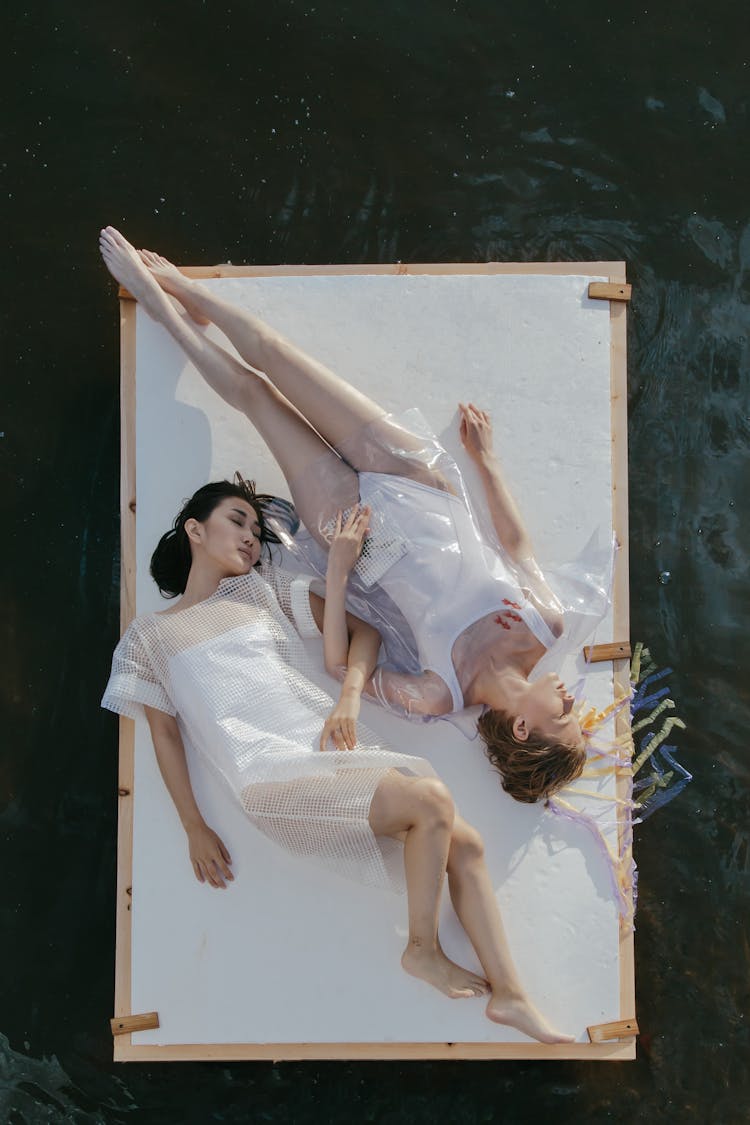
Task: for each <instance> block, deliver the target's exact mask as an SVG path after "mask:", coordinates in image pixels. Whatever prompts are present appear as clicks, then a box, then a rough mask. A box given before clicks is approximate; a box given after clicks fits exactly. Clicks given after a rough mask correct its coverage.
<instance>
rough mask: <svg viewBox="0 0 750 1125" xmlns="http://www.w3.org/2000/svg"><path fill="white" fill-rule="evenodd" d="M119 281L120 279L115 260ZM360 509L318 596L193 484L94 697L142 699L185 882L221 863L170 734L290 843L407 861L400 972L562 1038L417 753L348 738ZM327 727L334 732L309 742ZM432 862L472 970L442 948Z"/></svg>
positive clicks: (355, 664)
mask: <svg viewBox="0 0 750 1125" xmlns="http://www.w3.org/2000/svg"><path fill="white" fill-rule="evenodd" d="M123 281H124V282H125V283H126V284H128V285H131V284H132V279H131V278H129V277H128V275H127V273H126V272H125V271H123ZM367 517H368V513H367V511H366V509H359V508H355V510H354V511H352V512H351V513H350V515H349V516H348V517H347V519H346V520H343V519H342V518H341V517H339V518H338V519H337V522H336V526H335V528H334V531H333V535H332V541H331V546H330V552H329V564H328V581H327V598H326V601H325V603H324V602H323V600H322V599H321V598H319V597H318V596H317V595H316V594H314V593H313V592H311V591H310V589H309V585H310V579H309V578H292V577H290V576H289V575H287V574H285V573H284V572H283V571H281V570H278V569H276V568H275V567H274V566H273V565H271V564H270V563H268V562H263V561H261V552H262V548H263V543H264V540H265V535H264V529H263V505H262V504H261V503H260V502H259V501H258V499H257V497H256V496H255V495H254V494H253V492H252V491H251V490H250V489H249V488H248V486H246V485H244V484H240V485H237V484H230V483H229V482H220V483H219V484H213V485H208V486H205V487H204V488H202V489H199V490H198V492H197V493H196V494H195V496H193V497H192V498H191V499H190V500H189V501H188V502H187V504H186V505H185V507H184V508H183V510H182V511H181V512H180V514H179V515H178V517H177V519H176V520H175V522H174V525H173V527H172V529H171V531H170V532H168V533H167V534H166V535H165V536H163V537H162V539H161V541H160V543H159V545H158V547H157V549H156V551H155V553H154V556H153V559H152V573H153V575H154V577H155V579H156V581H157V582H158V584H159V586H160V588H161V589H162V591H163V592H164V593H166V594H167V595H178V594H179V595H181V596H180V598H179V600H178V601H177V603H176V604H175V605H174V606H172V607H170V608H169V609H166V610H164V611H162V612H160V613H150V614H145V615H143V616H141V617H138V618H136V619H135V620H134V621H133V622H131V624H130V625H129V627H128V628H127V630H126V632H125V633H124V635H123V637H122V639H121V640H120V642H119V644H118V646H117V649H116V650H115V654H114V658H113V662H112V674H111V677H110V680H109V683H108V685H107V690H106V692H105V695H104V698H103V701H102V702H103V705H104V706H105V707H108V708H110V709H111V710H113V711H116V712H118V713H119V714H123V715H129V716H131V717H133V718H135V717H137V716H138V715H139V714H141V713H145V715H146V718H147V720H148V723H149V727H150V730H151V735H152V740H153V743H154V748H155V751H156V755H157V759H158V763H159V768H160V770H161V773H162V776H163V778H164V781H165V783H166V786H167V789H168V791H169V793H170V795H171V797H172V799H173V801H174V804H175V806H176V809H177V812H178V814H179V816H180V819H181V821H182V824H183V826H184V828H185V831H186V833H187V837H188V845H189V851H190V859H191V862H192V864H193V869H194V872H195V875H196V878H197V879H198V880H199V881H200V882H204V881H205V880H207V881H208V882H209V883H210V884H211V885H212V886H214V887H223V886H226V880H231V879H232V872H231V862H232V861H231V857H230V855H229V853H228V851H227V849H226V847H225V845H224V843H223V842H222V840H221V837H220V836H219V835H218V834H217V832H215V831H214V830H213V829H212V828H211V827H209V826H208V825H207V824H206V822H205V820H204V819H203V816H202V814H201V812H200V809H199V807H198V805H197V802H196V799H195V796H194V793H193V789H192V786H191V783H190V775H189V772H188V768H187V763H186V757H185V745H186V744H188V745H190V746H192V747H193V748H194V749H195V751H196V752H197V753H199V754H200V755H201V756H202V757H203V758H204V759H205V760H206V761H207V762H208V763H209V764H210V765H211V766H212V767H213V768H214V769H216V770H218V771H219V773H220V774H221V775H222V777H223V778H224V780H225V782H226V783H227V784H228V785H229V787H230V789H231V790H232V792H233V793H234V794H235V795H236V797H237V798H238V800H239V801H240V803H241V805H242V807H243V809H244V811H245V813H246V814H247V816H248V817H249V818H250V820H251V821H252V823H253V824H254V825H256V827H257V828H259V829H260V830H261V831H262V832H263V833H265V835H266V836H268V837H269V838H270V839H272V840H274V841H275V842H276V843H277V844H279V845H280V846H281V847H283V848H285V849H286V850H287V851H289V852H291V853H292V854H293V855H297V856H299V857H302V858H306V859H314V860H317V861H318V862H320V863H323V864H325V865H327V866H330V867H333V868H334V869H335V870H336V871H338V872H339V873H341V874H344V875H348V876H350V877H351V878H354V879H356V880H358V881H359V882H363V883H367V884H374V885H385V886H392V887H400V886H401V885H403V882H404V877H405V883H406V891H407V902H408V914H409V939H408V943H407V946H406V949H405V950H404V953H403V955H402V965H403V967H404V968H405V969H406V971H407V972H409V973H411V974H412V975H414V976H417V977H419V978H420V979H422V980H424V981H426V982H427V983H429V984H431V985H433V986H434V987H435V988H437V989H439V990H440V991H441V992H443V993H445V994H446V995H447V996H450V997H452V998H459V997H471V996H480V995H484V994H487V993H489V1000H488V1003H487V1008H486V1013H487V1016H488V1017H489V1018H490V1019H491V1020H493V1021H495V1022H497V1023H504V1024H509V1025H512V1026H514V1027H516V1028H518V1029H519V1030H521V1031H523V1032H525V1033H526V1034H528V1035H530V1036H532V1037H534V1038H536V1039H540V1040H543V1041H545V1042H559V1041H566V1040H567V1039H568V1037H566V1036H563V1035H560V1034H559V1033H558V1032H556V1031H555V1030H554V1029H553V1028H552V1027H550V1026H549V1024H548V1023H547V1022H546V1020H544V1018H543V1017H542V1016H541V1015H540V1014H539V1012H537V1010H536V1009H535V1008H534V1006H533V1005H532V1004H531V1002H530V1000H529V998H528V996H527V995H526V993H525V991H524V990H523V988H522V987H521V984H520V982H519V980H518V976H517V974H516V970H515V967H514V964H513V960H512V957H511V954H510V950H509V948H508V945H507V941H506V938H505V933H504V929H503V924H502V921H501V918H500V914H499V911H498V908H497V903H496V900H495V895H494V891H493V889H492V885H491V883H490V879H489V875H488V872H487V869H486V867H485V864H484V859H483V855H482V842H481V839H480V837H479V835H478V834H477V832H476V831H475V830H474V829H473V828H471V827H470V826H469V825H468V824H466V823H465V822H464V821H463V820H462V819H461V818H460V817H458V816H457V814H456V811H455V808H454V806H453V801H452V799H451V796H450V794H449V792H448V791H447V789H446V788H445V786H444V785H443V784H442V782H440V781H439V780H438V778H437V777H435V776H434V773H433V771H432V770H431V768H430V766H429V765H428V764H427V763H426V762H425V761H424V760H423V759H420V758H414V757H410V756H408V755H405V754H398V753H395V752H394V751H392V750H390V749H388V748H386V747H384V746H383V745H382V743H379V742H378V740H377V739H376V738H375V736H374V735H372V734H371V733H370V732H369V731H368V730H367V729H365V728H363V727H361V726H360V728H359V730H358V731H357V732H356V739H355V732H354V730H353V723H354V722H355V721H356V717H357V712H358V709H359V698H360V695H361V691H362V687H363V685H364V683H365V681H366V679H367V677H368V676H369V675H370V673H371V672H372V669H373V668H374V665H375V660H376V658H377V652H378V647H379V644H380V638H379V636H378V634H377V633H376V631H375V630H374V629H372V627H371V626H368V625H366V624H365V623H363V622H359V621H356V620H354V619H352V618H351V617H348V616H347V614H346V611H345V604H344V597H345V590H346V583H347V578H348V575H349V572H350V570H351V568H352V566H353V565H354V564H355V562H356V560H357V558H358V557H359V554H360V550H361V546H362V541H363V538H364V535H365V533H366V530H367ZM321 626H322V628H323V644H324V652H325V661H326V665H327V666H328V667H329V668H330V669H332V670H335V669H337V668H339V667H341V666H343V667H344V668H345V674H344V680H343V684H342V688H341V699H340V701H339V704H338V705H336V706H333V711H332V705H333V701H332V700H331V699H330V697H328V696H327V695H326V694H325V693H324V692H323V691H321V690H320V689H319V688H318V687H316V686H315V685H314V684H313V683H312V681H311V680H310V678H309V677H308V676H307V675H306V672H307V670H308V658H307V653H306V650H305V647H304V645H303V643H302V640H301V638H302V637H303V636H306V635H312V634H317V633H318V632H319V629H320V627H321ZM324 723H325V724H326V725H325V728H324V733H323V736H322V738H321V735H320V731H321V727H322V726H323V724H324ZM329 735H330V736H331V738H332V740H333V742H334V745H335V746H336V747H337V748H336V749H335V750H328V751H325V750H324V747H325V746H326V745H327V743H328V736H329ZM355 741H356V748H355V749H352V747H353V746H354V744H355ZM402 845H403V846H402ZM446 872H447V874H448V879H449V888H450V894H451V899H452V901H453V904H454V907H455V910H456V913H457V915H458V917H459V919H460V921H461V923H462V924H463V926H464V929H465V930H466V933H467V934H468V936H469V938H470V940H471V942H472V944H473V946H474V948H475V950H476V953H477V956H478V957H479V960H480V962H481V964H482V966H483V969H484V971H485V973H486V979H484V978H482V977H480V976H478V975H477V974H475V973H472V972H470V971H469V970H467V969H463V968H461V966H459V965H456V964H455V963H454V962H453V961H451V960H449V958H448V957H446V956H445V954H444V953H443V951H442V949H441V947H440V942H439V939H438V911H439V905H440V898H441V894H442V887H443V882H444V878H445V875H446Z"/></svg>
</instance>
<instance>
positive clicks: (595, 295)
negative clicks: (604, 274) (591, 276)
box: [589, 281, 633, 301]
mask: <svg viewBox="0 0 750 1125" xmlns="http://www.w3.org/2000/svg"><path fill="white" fill-rule="evenodd" d="M632 293H633V286H632V285H627V284H626V283H625V282H624V281H590V282H589V297H590V298H592V300H595V301H629V300H630V298H631V296H632Z"/></svg>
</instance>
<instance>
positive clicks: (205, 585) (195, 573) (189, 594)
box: [174, 563, 226, 609]
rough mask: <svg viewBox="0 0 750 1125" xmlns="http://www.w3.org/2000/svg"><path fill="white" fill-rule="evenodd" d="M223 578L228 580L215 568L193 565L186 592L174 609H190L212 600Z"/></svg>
mask: <svg viewBox="0 0 750 1125" xmlns="http://www.w3.org/2000/svg"><path fill="white" fill-rule="evenodd" d="M222 578H226V575H225V574H220V573H219V572H218V571H217V570H216V569H215V568H214V567H207V566H196V565H195V563H193V565H192V566H191V567H190V573H189V574H188V580H187V583H186V585H185V592H184V594H183V595H182V597H181V598H180V600H179V602H178V603H177V605H176V606H175V607H174V608H175V609H188V608H189V607H190V606H191V605H197V604H198V602H205V600H206V598H210V597H211V595H212V594H215V593H216V591H217V590H218V588H219V583H220V582H221V580H222Z"/></svg>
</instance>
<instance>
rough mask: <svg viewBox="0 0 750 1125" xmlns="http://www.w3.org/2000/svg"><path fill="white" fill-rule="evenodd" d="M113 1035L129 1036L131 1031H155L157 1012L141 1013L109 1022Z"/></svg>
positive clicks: (116, 1018)
mask: <svg viewBox="0 0 750 1125" xmlns="http://www.w3.org/2000/svg"><path fill="white" fill-rule="evenodd" d="M109 1026H110V1027H111V1028H112V1034H113V1035H129V1034H130V1033H131V1032H133V1031H155V1030H156V1029H157V1028H158V1026H159V1013H158V1012H143V1013H142V1014H141V1015H138V1016H119V1017H115V1019H113V1020H110V1021H109Z"/></svg>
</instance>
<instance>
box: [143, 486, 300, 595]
mask: <svg viewBox="0 0 750 1125" xmlns="http://www.w3.org/2000/svg"><path fill="white" fill-rule="evenodd" d="M228 496H236V497H237V499H239V500H245V501H246V502H247V503H248V504H251V505H252V507H253V508H254V509H255V512H256V514H257V516H258V523H259V525H260V541H261V543H262V544H263V546H266V545H267V544H268V543H278V542H279V540H278V538H277V536H276V535H274V533H273V532H272V531H271V529H270V528H269V527H267V525H266V520H265V512H264V506H265V505H266V504H270V503H271V502H272V501H273V500H274V497H273V496H267V495H265V494H264V493H259V492H256V491H255V481H246V480H244V478H243V477H242V476H240V474H239V473H235V479H234V482H232V481H228V480H220V481H214V483H213V484H204V485H203V487H202V488H199V489H198V491H197V492H195V493H194V494H193V495H192V496H191V497H190V499H189V500H186V501H185V503H184V504H183V506H182V510H181V511H180V513H179V515H178V516H177V518H176V519H175V521H174V523H173V524H172V527H171V528H170V530H169V531H167V532H166V533H165V534H164V535H162V537H161V539H160V540H159V542H158V545H157V547H156V550H155V551H154V553H153V555H152V556H151V577H152V578H153V580H154V582H155V583H156V585H157V586H158V587H159V589H160V590H161V592H162V594H163V596H164V597H165V598H176V597H177V595H178V594H184V593H185V587H186V585H187V580H188V574H189V573H190V567H191V565H192V561H193V557H192V554H191V551H190V540H189V539H188V537H187V532H186V531H185V523H186V522H187V520H198V522H199V523H203V522H204V521H205V520H207V519H208V517H209V516H210V515H211V513H212V512H213V510H214V509H215V508H217V507H218V506H219V504H220V503H221V502H222V500H225V499H226V498H227V497H228ZM258 562H260V559H259V560H258ZM257 565H258V564H257V563H256V566H257Z"/></svg>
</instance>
